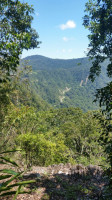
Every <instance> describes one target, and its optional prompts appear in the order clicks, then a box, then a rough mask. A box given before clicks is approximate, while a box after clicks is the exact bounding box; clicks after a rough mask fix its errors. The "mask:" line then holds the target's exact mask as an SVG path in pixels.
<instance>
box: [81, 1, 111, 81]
mask: <svg viewBox="0 0 112 200" xmlns="http://www.w3.org/2000/svg"><path fill="white" fill-rule="evenodd" d="M85 12H86V13H87V14H86V15H85V16H84V23H83V24H84V26H85V27H86V28H87V29H89V31H90V34H89V35H88V38H89V40H90V43H89V52H88V56H89V57H90V58H92V59H94V60H93V66H92V67H91V70H90V76H89V77H90V79H91V80H94V79H95V76H96V75H99V74H100V72H101V65H100V63H101V62H103V61H104V60H105V59H109V62H108V65H107V74H108V76H109V77H112V0H89V1H88V2H87V3H86V9H85Z"/></svg>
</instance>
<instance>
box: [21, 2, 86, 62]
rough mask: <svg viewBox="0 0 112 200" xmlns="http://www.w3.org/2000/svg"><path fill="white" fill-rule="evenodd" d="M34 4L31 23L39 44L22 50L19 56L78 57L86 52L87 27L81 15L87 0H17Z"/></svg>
mask: <svg viewBox="0 0 112 200" xmlns="http://www.w3.org/2000/svg"><path fill="white" fill-rule="evenodd" d="M21 1H22V2H28V3H29V4H30V5H34V9H35V15H34V21H33V23H32V27H33V28H35V29H36V31H37V32H38V34H39V41H41V42H42V43H41V44H40V48H38V49H34V50H29V51H24V52H23V55H22V57H26V56H29V55H36V54H38V55H43V56H47V57H50V58H62V59H70V58H79V57H84V56H86V54H85V51H86V50H87V48H88V43H89V41H88V38H87V35H88V34H89V32H88V30H86V29H85V28H84V26H83V25H82V23H83V19H82V18H83V16H84V9H85V3H86V2H87V1H88V0H21Z"/></svg>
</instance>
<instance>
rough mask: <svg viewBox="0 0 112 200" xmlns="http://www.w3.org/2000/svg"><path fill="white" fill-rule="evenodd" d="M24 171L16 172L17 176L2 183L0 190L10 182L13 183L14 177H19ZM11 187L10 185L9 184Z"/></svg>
mask: <svg viewBox="0 0 112 200" xmlns="http://www.w3.org/2000/svg"><path fill="white" fill-rule="evenodd" d="M22 173H23V172H20V173H18V174H16V175H15V176H13V177H12V178H11V179H10V180H8V181H6V182H5V183H3V184H2V187H1V188H0V191H3V190H4V189H5V188H4V187H6V186H7V185H8V184H9V183H11V182H12V181H13V180H14V179H16V178H17V177H19V176H20V175H21V174H22ZM8 187H10V186H8Z"/></svg>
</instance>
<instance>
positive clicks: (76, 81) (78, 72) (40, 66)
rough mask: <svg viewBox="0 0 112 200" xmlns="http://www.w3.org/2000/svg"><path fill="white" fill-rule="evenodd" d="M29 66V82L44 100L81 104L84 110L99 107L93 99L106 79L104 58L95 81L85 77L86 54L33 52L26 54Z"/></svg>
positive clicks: (57, 104)
mask: <svg viewBox="0 0 112 200" xmlns="http://www.w3.org/2000/svg"><path fill="white" fill-rule="evenodd" d="M24 60H28V61H29V64H30V65H31V66H32V74H30V77H29V79H30V85H31V88H32V90H33V91H35V93H36V94H38V95H39V96H40V97H41V98H42V99H43V100H45V101H46V102H47V103H49V104H51V105H52V106H54V107H56V108H63V107H80V108H81V109H83V110H84V111H87V110H94V109H97V108H98V104H95V103H93V100H94V99H95V97H94V95H95V91H96V89H98V88H101V87H103V86H104V85H105V83H107V82H108V77H107V76H106V69H105V66H106V62H108V61H106V62H105V63H103V68H102V69H103V70H102V73H101V75H100V77H98V78H97V79H96V80H95V82H94V83H92V82H91V81H90V80H88V75H89V69H90V67H91V61H89V60H88V58H79V59H70V60H61V59H50V58H47V57H43V56H39V55H35V56H29V57H27V58H25V59H23V60H22V61H24Z"/></svg>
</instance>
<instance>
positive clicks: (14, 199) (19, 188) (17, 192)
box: [13, 185, 21, 200]
mask: <svg viewBox="0 0 112 200" xmlns="http://www.w3.org/2000/svg"><path fill="white" fill-rule="evenodd" d="M20 190H21V185H20V186H19V187H18V189H17V191H16V194H15V196H14V198H13V200H16V197H17V196H18V194H19V193H20Z"/></svg>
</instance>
